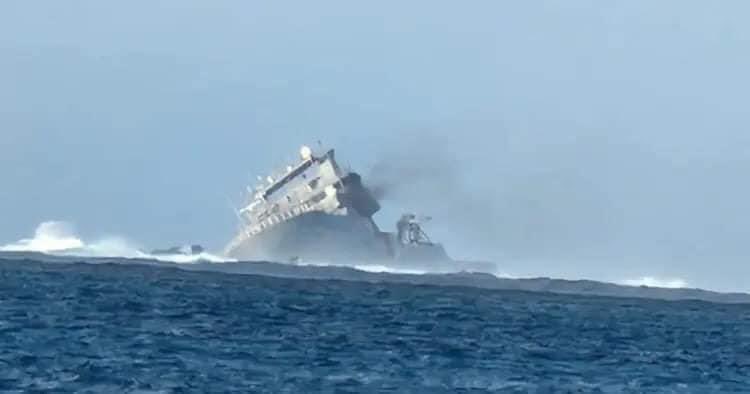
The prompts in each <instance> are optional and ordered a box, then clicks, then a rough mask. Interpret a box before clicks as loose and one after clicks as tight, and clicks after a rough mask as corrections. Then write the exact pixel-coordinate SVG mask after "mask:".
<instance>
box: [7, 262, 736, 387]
mask: <svg viewBox="0 0 750 394" xmlns="http://www.w3.org/2000/svg"><path fill="white" fill-rule="evenodd" d="M0 392H9V393H10V392H19V393H22V392H24V393H25V392H55V393H73V392H81V393H86V392H91V393H122V392H133V393H224V392H235V393H247V392H268V393H313V392H328V393H368V392H373V393H378V392H392V393H409V392H413V393H456V392H509V393H514V392H517V393H526V392H532V393H547V392H550V393H565V392H571V393H651V392H653V393H724V392H727V393H729V392H738V393H748V392H750V306H748V305H742V304H734V305H732V304H713V303H707V302H697V301H654V300H646V299H625V298H607V297H583V296H570V295H552V294H544V293H528V292H518V291H503V290H486V289H484V290H483V289H476V288H464V287H440V286H419V285H411V284H385V283H383V284H377V283H362V282H353V281H336V280H310V279H281V278H273V277H267V276H256V275H232V274H222V273H215V272H214V273H210V272H189V271H182V270H177V269H169V268H158V267H149V266H138V265H112V264H101V265H94V264H47V263H41V262H34V261H24V262H21V261H16V262H5V263H2V264H0Z"/></svg>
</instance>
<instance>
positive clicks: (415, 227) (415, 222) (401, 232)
mask: <svg viewBox="0 0 750 394" xmlns="http://www.w3.org/2000/svg"><path fill="white" fill-rule="evenodd" d="M428 220H430V217H421V218H417V216H416V215H414V214H411V213H407V214H404V215H403V216H401V219H400V220H399V221H398V223H397V224H396V227H397V228H398V239H399V241H400V242H401V243H402V244H405V245H413V244H431V243H432V242H431V241H430V238H429V237H428V236H427V234H426V233H425V232H424V230H422V226H421V222H425V221H428Z"/></svg>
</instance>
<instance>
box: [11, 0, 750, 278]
mask: <svg viewBox="0 0 750 394" xmlns="http://www.w3.org/2000/svg"><path fill="white" fill-rule="evenodd" d="M748 15H750V3H749V2H747V1H744V0H736V1H731V0H724V1H721V2H710V3H709V2H706V1H686V0H679V1H677V0H675V1H666V0H665V1H658V2H654V1H647V0H635V1H619V2H614V1H606V2H605V1H600V0H591V1H576V0H573V1H474V2H456V1H450V2H449V1H445V2H442V1H433V0H430V1H412V2H403V1H379V2H370V3H369V4H365V3H364V2H351V1H334V2H326V1H316V2H283V1H279V2H260V1H258V2H251V1H197V0H179V1H177V0H175V1H154V0H148V1H146V0H138V1H134V0H131V1H127V2H101V1H93V0H92V1H65V2H58V1H29V0H17V1H15V0H6V1H3V2H2V3H0V181H2V183H1V184H0V243H5V242H10V241H14V240H16V239H18V238H21V237H23V236H28V235H29V234H31V233H32V232H33V230H34V228H35V227H36V225H37V224H38V223H40V222H43V221H45V220H50V219H61V220H69V221H72V222H74V223H75V224H76V225H77V226H78V228H79V229H80V231H81V232H82V233H83V234H84V236H87V237H98V236H104V235H107V234H117V235H121V236H125V237H127V238H130V239H133V240H137V241H138V242H140V243H142V244H144V245H147V246H153V247H156V246H165V245H167V244H172V243H183V242H200V243H203V244H206V245H207V246H209V247H212V248H216V249H218V248H221V247H222V246H223V245H224V243H225V242H226V241H227V240H228V239H229V237H230V236H231V235H232V233H233V232H234V230H235V226H236V223H235V218H234V216H233V214H232V212H231V210H230V209H229V204H228V202H227V199H228V198H229V199H233V200H235V201H237V200H238V199H239V194H240V192H241V191H242V190H243V187H244V185H245V184H246V183H248V182H250V181H251V180H253V179H254V178H255V176H256V175H264V174H265V173H266V172H267V171H268V170H269V169H270V168H274V167H280V166H282V165H285V164H286V163H287V161H290V160H293V159H294V158H296V151H297V150H298V148H299V145H300V144H302V143H315V141H317V140H322V141H323V142H324V143H325V144H326V145H329V146H333V147H336V148H337V149H338V151H339V156H340V157H341V158H342V159H343V160H344V161H345V162H348V163H350V164H351V166H352V167H354V168H356V169H358V170H360V172H361V173H363V175H366V176H367V175H368V174H370V173H371V172H372V171H375V172H377V174H375V176H378V177H380V179H382V178H384V177H385V178H389V177H390V179H392V178H394V176H393V175H391V174H405V175H408V176H409V177H408V179H409V181H408V182H405V183H403V184H400V185H398V187H397V188H396V190H394V193H392V194H391V195H390V198H389V199H388V200H387V201H384V205H385V206H386V209H385V210H384V212H382V214H381V215H380V217H379V221H380V224H381V226H382V227H385V228H390V227H391V226H392V223H391V221H392V220H394V218H395V216H396V215H397V214H398V213H399V212H400V211H401V210H414V211H418V212H422V213H425V214H430V215H433V216H434V217H435V220H434V221H433V222H432V223H431V225H430V226H429V228H428V229H429V230H431V232H432V235H433V238H436V239H439V240H441V241H443V242H444V243H445V244H446V246H447V248H448V250H449V252H451V253H452V254H454V255H457V256H459V257H473V258H492V259H495V260H496V261H498V262H499V263H500V265H501V267H502V269H503V270H504V271H505V272H508V273H511V274H515V275H552V276H563V277H569V278H582V277H583V278H595V279H605V280H623V279H625V278H633V277H640V276H646V275H650V276H656V277H666V278H683V279H685V280H686V281H688V283H690V284H691V285H695V286H705V287H710V288H717V289H725V290H726V289H729V290H732V289H733V290H750V279H748V278H750V259H748V256H750V243H749V242H748V241H749V240H750V238H749V236H750V230H748V228H749V227H748V226H749V223H748V209H747V204H748V201H750V186H749V185H748V174H750V110H748V103H750V76H749V74H748V70H750V24H748V23H747V17H748ZM373 169H374V170H373ZM422 202H423V203H422Z"/></svg>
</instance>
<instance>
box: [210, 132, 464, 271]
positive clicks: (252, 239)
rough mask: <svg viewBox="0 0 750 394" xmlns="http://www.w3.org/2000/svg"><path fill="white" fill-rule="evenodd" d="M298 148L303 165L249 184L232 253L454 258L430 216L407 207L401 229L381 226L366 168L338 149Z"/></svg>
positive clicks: (272, 257)
mask: <svg viewBox="0 0 750 394" xmlns="http://www.w3.org/2000/svg"><path fill="white" fill-rule="evenodd" d="M299 154H300V159H299V162H298V163H297V164H296V165H292V166H288V167H287V168H286V170H285V171H282V172H280V173H279V174H277V175H271V176H268V177H267V178H266V179H265V180H262V179H260V180H261V181H263V182H262V184H260V185H258V186H256V187H254V188H248V196H247V199H246V202H245V204H244V206H243V207H242V208H241V209H239V210H238V211H237V216H238V218H239V221H240V226H239V227H240V229H239V234H237V235H236V237H235V238H234V239H233V240H232V241H231V242H230V243H229V245H228V246H227V247H226V249H225V255H226V256H227V257H230V258H234V259H238V260H244V261H249V260H265V261H282V262H328V263H336V262H343V263H351V262H358V263H365V264H368V263H369V264H389V263H405V264H406V265H412V266H413V265H415V264H416V265H419V266H428V265H430V264H440V263H445V262H448V261H451V259H450V258H449V257H448V255H447V254H446V252H445V250H444V248H443V247H442V245H440V244H438V243H433V242H431V241H430V239H429V238H428V237H427V235H426V234H425V233H424V231H423V230H422V227H421V223H422V222H423V221H424V218H420V217H418V216H417V215H414V214H405V215H403V216H402V217H401V219H400V220H399V221H398V223H397V224H396V226H395V227H396V231H395V232H384V231H381V230H380V229H379V228H378V226H377V224H376V223H375V221H374V220H373V215H374V214H375V213H376V212H378V211H379V210H380V204H379V203H378V201H377V200H376V199H375V197H374V196H373V194H372V192H371V191H370V190H369V189H368V188H367V187H366V186H365V185H364V184H363V182H362V179H361V177H360V175H359V174H357V173H356V172H352V171H349V170H345V169H343V168H342V167H341V166H339V164H338V163H337V162H336V158H335V153H334V150H333V149H331V150H328V151H326V152H325V153H324V154H322V155H316V154H315V153H314V152H313V150H312V149H311V148H310V147H307V146H303V147H302V148H301V149H300V152H299ZM399 265H402V266H403V264H399Z"/></svg>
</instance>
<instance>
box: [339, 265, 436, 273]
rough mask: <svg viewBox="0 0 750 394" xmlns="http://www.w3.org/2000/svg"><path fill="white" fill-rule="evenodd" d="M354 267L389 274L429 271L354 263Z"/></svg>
mask: <svg viewBox="0 0 750 394" xmlns="http://www.w3.org/2000/svg"><path fill="white" fill-rule="evenodd" d="M352 268H354V269H357V270H360V271H365V272H374V273H389V274H410V275H424V274H426V273H427V272H426V271H421V270H413V269H406V268H393V267H387V266H385V265H354V266H353V267H352Z"/></svg>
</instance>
